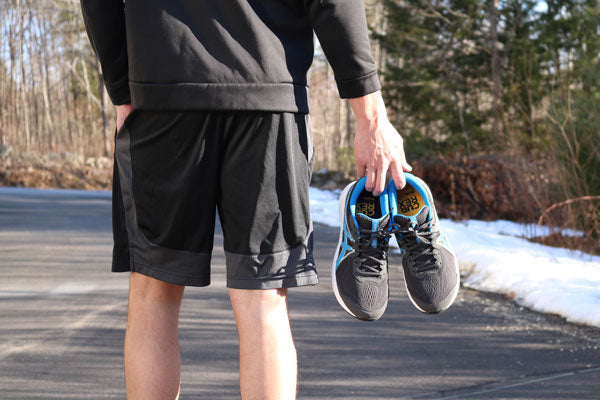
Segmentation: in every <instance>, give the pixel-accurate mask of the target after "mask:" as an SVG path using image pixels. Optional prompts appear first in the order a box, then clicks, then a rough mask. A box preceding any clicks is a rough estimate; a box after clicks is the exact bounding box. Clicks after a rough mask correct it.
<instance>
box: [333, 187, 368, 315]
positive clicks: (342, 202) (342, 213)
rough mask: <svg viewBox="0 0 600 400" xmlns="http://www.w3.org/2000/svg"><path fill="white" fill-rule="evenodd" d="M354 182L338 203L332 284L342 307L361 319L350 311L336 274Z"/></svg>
mask: <svg viewBox="0 0 600 400" xmlns="http://www.w3.org/2000/svg"><path fill="white" fill-rule="evenodd" d="M354 184H355V182H352V183H350V184H348V186H346V187H345V188H344V190H343V191H342V194H341V195H340V200H339V203H338V212H339V215H340V236H339V239H338V244H337V247H336V250H335V256H334V257H333V263H332V264H331V285H332V286H333V293H334V294H335V298H336V299H337V302H338V303H339V304H340V306H342V308H343V309H344V310H346V312H347V313H348V314H350V315H352V316H353V317H354V318H358V319H361V318H360V317H358V316H357V315H356V314H354V313H353V312H352V311H350V309H349V308H348V307H347V306H346V304H345V303H344V301H343V300H342V297H341V296H340V292H339V290H338V285H337V279H336V276H335V271H336V270H337V268H336V264H337V259H338V257H339V256H340V248H341V246H342V240H343V239H344V225H345V224H346V219H345V215H346V212H345V211H346V202H347V200H348V193H349V192H350V190H351V189H352V187H353V186H354Z"/></svg>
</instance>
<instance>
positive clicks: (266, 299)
mask: <svg viewBox="0 0 600 400" xmlns="http://www.w3.org/2000/svg"><path fill="white" fill-rule="evenodd" d="M229 297H230V299H231V305H232V307H233V311H234V312H235V313H236V314H237V313H238V311H243V312H244V314H245V315H251V316H253V317H254V318H256V317H260V316H263V315H267V314H270V313H271V312H273V311H277V310H283V311H285V312H287V289H285V288H283V289H266V290H245V289H229Z"/></svg>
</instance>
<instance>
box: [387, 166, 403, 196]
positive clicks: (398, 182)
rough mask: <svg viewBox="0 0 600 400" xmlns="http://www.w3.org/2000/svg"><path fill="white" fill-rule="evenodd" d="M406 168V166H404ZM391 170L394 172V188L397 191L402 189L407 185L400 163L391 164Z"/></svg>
mask: <svg viewBox="0 0 600 400" xmlns="http://www.w3.org/2000/svg"><path fill="white" fill-rule="evenodd" d="M402 165H403V166H404V164H402ZM390 170H391V171H392V179H394V186H396V189H397V190H399V189H402V188H403V187H404V186H405V185H406V177H405V176H404V171H402V168H400V163H399V162H393V163H391V164H390Z"/></svg>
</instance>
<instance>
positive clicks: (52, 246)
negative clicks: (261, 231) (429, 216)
mask: <svg viewBox="0 0 600 400" xmlns="http://www.w3.org/2000/svg"><path fill="white" fill-rule="evenodd" d="M110 212H111V207H110V199H109V198H108V196H107V195H106V194H101V195H96V196H94V195H88V194H81V195H69V196H66V195H65V194H63V193H58V192H54V193H52V192H50V193H48V192H35V191H34V192H31V191H21V190H15V189H0V399H10V400H12V399H19V400H21V399H124V398H125V396H124V380H123V367H122V356H123V335H124V328H125V320H126V306H127V278H128V275H127V274H126V273H125V274H113V273H110V272H109V270H110V267H109V264H110V255H111V245H112V238H111V222H110V221H111V220H110ZM337 235H338V232H337V229H334V228H330V227H327V226H323V225H319V224H315V251H316V260H317V263H318V267H319V271H320V274H321V275H320V278H321V283H320V284H319V285H317V286H314V287H308V288H298V289H294V290H291V291H290V309H291V316H292V327H293V331H294V335H295V340H296V345H297V348H298V355H299V396H298V397H299V399H315V400H316V399H319V400H325V399H457V398H461V399H462V398H464V399H600V330H599V329H594V328H589V327H584V326H578V325H573V324H569V323H566V322H565V321H564V320H563V319H561V318H558V317H554V316H547V315H542V314H538V313H534V312H531V311H528V310H527V309H522V308H520V307H518V306H517V305H515V304H513V303H512V302H511V301H510V300H508V299H505V298H503V297H502V296H497V295H489V294H481V293H478V292H475V291H472V290H468V289H462V290H461V292H460V295H459V298H458V299H457V302H456V303H455V305H454V306H453V307H452V308H451V309H449V310H448V311H446V312H444V313H442V314H440V315H436V316H430V315H424V314H421V313H419V312H417V311H416V310H415V309H414V308H413V307H412V305H411V304H410V302H409V300H408V298H407V296H406V294H405V293H404V284H403V282H402V274H401V271H400V269H399V264H398V261H399V260H398V259H397V258H393V257H392V266H391V287H392V289H391V299H390V304H389V307H388V310H387V312H386V314H385V315H384V316H383V318H382V319H380V320H379V321H377V322H373V323H365V322H361V321H358V320H354V319H353V318H351V317H350V316H348V315H347V314H346V313H345V312H344V311H343V310H342V309H341V308H340V307H339V306H338V304H337V302H336V300H335V298H334V296H333V293H332V291H331V281H330V277H329V275H328V274H329V269H330V258H331V256H332V254H333V252H334V247H335V244H336V242H337ZM213 260H214V264H213V284H212V285H211V286H209V287H207V288H188V289H186V294H185V297H184V303H183V306H182V311H181V326H180V337H181V351H182V358H183V360H182V361H183V372H182V393H181V399H184V400H187V399H235V398H239V389H238V383H237V374H238V372H237V369H238V361H237V334H236V330H235V325H234V322H233V313H232V311H231V309H230V304H229V300H228V297H227V292H226V289H225V280H224V255H223V252H222V236H221V233H220V232H219V233H218V234H217V237H216V240H215V249H214V254H213Z"/></svg>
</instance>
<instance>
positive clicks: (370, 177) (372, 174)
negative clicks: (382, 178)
mask: <svg viewBox="0 0 600 400" xmlns="http://www.w3.org/2000/svg"><path fill="white" fill-rule="evenodd" d="M376 179H377V169H376V168H375V165H372V166H371V168H367V182H366V183H365V189H367V190H368V191H369V192H372V191H373V190H374V189H375V181H376ZM373 194H375V193H373Z"/></svg>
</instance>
